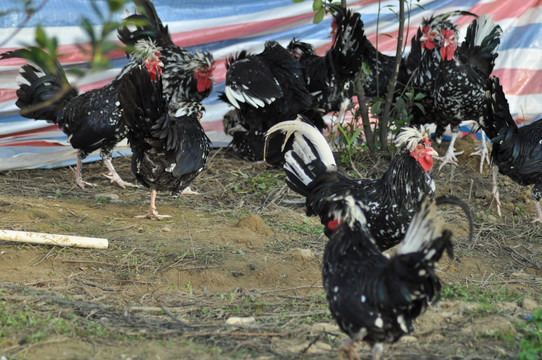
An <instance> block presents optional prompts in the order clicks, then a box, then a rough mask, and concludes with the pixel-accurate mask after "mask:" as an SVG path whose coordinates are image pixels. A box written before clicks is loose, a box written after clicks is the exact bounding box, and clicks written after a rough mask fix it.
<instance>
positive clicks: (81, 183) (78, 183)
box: [77, 180, 97, 189]
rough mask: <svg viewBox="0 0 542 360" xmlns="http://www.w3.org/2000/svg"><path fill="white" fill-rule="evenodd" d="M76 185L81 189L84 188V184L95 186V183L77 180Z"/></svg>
mask: <svg viewBox="0 0 542 360" xmlns="http://www.w3.org/2000/svg"><path fill="white" fill-rule="evenodd" d="M77 185H79V187H80V188H81V189H84V188H85V186H97V185H96V184H93V183H89V182H87V181H83V180H79V181H77Z"/></svg>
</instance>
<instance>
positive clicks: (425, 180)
mask: <svg viewBox="0 0 542 360" xmlns="http://www.w3.org/2000/svg"><path fill="white" fill-rule="evenodd" d="M280 133H285V134H286V140H288V141H291V150H289V151H287V152H286V153H285V155H284V159H285V164H284V170H285V172H286V176H287V179H286V182H287V184H288V186H290V188H292V190H294V191H295V192H297V193H299V194H301V195H303V196H306V197H307V203H306V204H307V215H318V216H319V217H320V220H321V221H322V224H324V226H325V232H326V234H329V233H330V232H331V231H333V230H334V229H335V228H336V227H337V225H338V223H337V219H334V218H332V217H330V214H331V213H330V211H329V207H330V203H329V199H330V198H332V197H334V196H341V197H345V196H348V195H350V196H352V197H353V198H354V199H355V200H357V201H362V202H363V203H365V204H367V206H368V210H367V211H366V217H367V227H368V228H369V230H370V232H371V234H372V236H373V237H374V238H375V241H376V244H377V247H378V248H379V249H380V250H386V249H389V248H390V247H392V246H395V245H397V244H398V243H399V241H401V239H402V238H403V237H404V235H405V232H406V229H407V226H408V224H409V222H410V220H411V218H412V216H413V214H414V212H415V211H416V209H417V208H418V206H419V204H420V203H421V201H422V199H423V197H424V196H425V195H429V196H430V197H433V195H434V193H435V182H434V181H433V179H432V178H431V176H430V175H429V172H428V171H429V170H430V169H431V167H432V165H433V156H435V155H437V153H436V151H434V150H433V148H431V143H430V142H429V140H428V134H427V133H425V131H424V130H423V128H421V129H420V130H417V129H415V128H404V129H403V131H402V132H401V133H400V134H399V135H398V137H397V139H396V140H395V142H396V144H397V146H398V148H399V152H398V154H397V155H396V156H395V157H394V158H393V159H392V161H391V163H390V166H389V168H388V170H387V171H386V173H385V174H384V175H383V176H382V178H380V179H374V180H373V179H362V180H351V179H348V178H347V177H346V176H344V175H342V174H341V173H339V172H338V171H337V168H336V166H335V159H334V157H333V153H332V152H331V149H330V147H329V145H328V144H327V142H326V140H325V138H324V136H323V135H322V134H321V133H320V132H318V130H316V129H315V128H314V127H313V126H311V125H310V124H307V123H305V122H303V121H300V120H295V121H286V122H283V123H280V124H277V125H276V126H274V127H273V128H271V129H269V132H268V140H269V139H271V138H273V137H274V136H275V135H277V134H280ZM292 135H293V140H292V139H291V138H292Z"/></svg>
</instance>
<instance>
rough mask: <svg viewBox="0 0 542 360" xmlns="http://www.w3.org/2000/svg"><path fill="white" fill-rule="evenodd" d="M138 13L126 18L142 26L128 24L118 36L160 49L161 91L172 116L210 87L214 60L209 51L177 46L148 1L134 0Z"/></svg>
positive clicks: (122, 39) (119, 31)
mask: <svg viewBox="0 0 542 360" xmlns="http://www.w3.org/2000/svg"><path fill="white" fill-rule="evenodd" d="M134 3H135V4H136V5H137V6H138V13H139V14H136V15H131V16H129V17H127V18H126V21H127V23H130V22H131V21H132V20H136V21H138V23H139V24H141V22H143V23H144V25H138V26H133V25H128V26H126V25H125V26H123V27H121V28H119V30H118V37H119V39H120V40H121V41H122V42H123V43H124V44H127V45H134V44H135V43H136V42H137V41H138V40H141V39H147V40H152V41H153V42H155V43H156V44H157V45H158V46H159V47H160V49H161V55H160V60H162V62H163V63H164V69H163V74H162V82H163V91H164V95H165V96H166V101H167V103H168V106H169V111H170V113H171V115H174V114H175V112H176V111H177V109H178V108H179V106H180V104H181V103H185V102H201V101H202V100H203V99H205V98H206V97H207V96H209V94H210V93H211V91H212V89H213V81H214V79H213V71H214V60H213V55H212V54H211V53H210V52H202V51H197V52H195V53H191V52H189V51H188V50H186V49H183V48H181V47H179V46H176V45H175V44H174V43H173V41H172V40H171V37H170V35H169V31H168V27H167V26H164V25H163V24H162V21H161V20H160V18H159V17H158V14H157V13H156V9H155V8H154V5H153V4H152V2H151V1H150V0H134Z"/></svg>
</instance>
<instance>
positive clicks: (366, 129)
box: [356, 70, 375, 154]
mask: <svg viewBox="0 0 542 360" xmlns="http://www.w3.org/2000/svg"><path fill="white" fill-rule="evenodd" d="M361 71H362V70H360V72H361ZM356 94H357V97H358V105H359V114H360V116H361V121H362V124H363V133H364V134H365V143H366V144H367V147H368V148H369V152H370V153H371V154H374V151H375V134H374V132H373V129H371V122H370V120H369V108H368V107H367V99H366V98H365V90H364V89H363V81H362V80H361V75H358V78H357V79H356Z"/></svg>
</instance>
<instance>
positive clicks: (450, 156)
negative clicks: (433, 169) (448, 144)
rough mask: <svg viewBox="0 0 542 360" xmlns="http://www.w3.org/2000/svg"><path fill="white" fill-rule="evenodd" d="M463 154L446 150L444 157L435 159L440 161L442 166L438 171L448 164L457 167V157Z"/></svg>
mask: <svg viewBox="0 0 542 360" xmlns="http://www.w3.org/2000/svg"><path fill="white" fill-rule="evenodd" d="M461 154H463V151H459V152H454V151H453V149H452V151H450V150H448V151H447V152H446V155H444V156H442V157H437V159H439V160H442V164H440V166H439V168H438V170H439V171H440V170H442V168H443V167H444V165H446V164H448V163H450V164H452V165H456V166H457V161H458V160H457V155H461Z"/></svg>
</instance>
